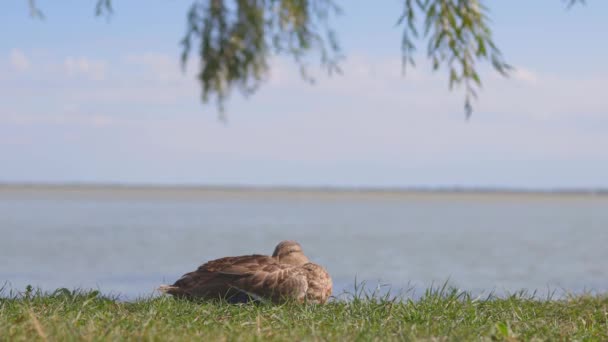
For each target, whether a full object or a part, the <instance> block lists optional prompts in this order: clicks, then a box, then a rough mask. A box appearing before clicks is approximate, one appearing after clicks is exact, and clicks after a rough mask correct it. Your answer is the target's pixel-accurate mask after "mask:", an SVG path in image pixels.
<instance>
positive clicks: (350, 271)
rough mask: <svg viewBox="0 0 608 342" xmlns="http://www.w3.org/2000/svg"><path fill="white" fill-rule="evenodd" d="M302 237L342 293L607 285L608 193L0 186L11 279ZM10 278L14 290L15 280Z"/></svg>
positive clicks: (140, 289) (97, 280)
mask: <svg viewBox="0 0 608 342" xmlns="http://www.w3.org/2000/svg"><path fill="white" fill-rule="evenodd" d="M284 239H294V240H298V241H299V242H300V243H301V244H302V245H303V247H304V249H305V252H306V253H307V254H308V255H309V257H310V258H311V259H312V260H313V261H315V262H317V263H320V264H323V265H325V266H326V267H327V269H328V270H329V272H330V273H331V275H332V276H333V278H334V282H335V284H336V286H335V287H336V290H337V291H336V292H341V291H342V290H348V289H350V288H352V286H353V284H354V282H355V278H356V279H357V280H365V281H367V283H368V284H371V285H372V286H373V285H376V284H388V285H390V286H391V287H392V288H393V289H403V288H409V287H413V288H416V289H417V290H416V291H418V292H420V291H422V289H424V288H425V287H428V286H429V285H431V284H438V283H443V282H444V281H446V280H448V279H449V283H450V284H451V285H453V286H456V287H459V288H461V289H465V290H470V291H474V292H476V293H479V292H488V291H495V292H499V293H504V292H505V291H509V292H510V291H517V290H520V289H528V290H534V289H537V290H540V291H546V290H547V288H550V289H557V290H558V291H561V289H564V290H567V291H574V292H580V291H585V290H593V291H601V292H605V291H608V196H582V195H581V196H574V195H568V196H564V195H562V196H558V195H555V196H553V195H551V196H550V195H513V194H510V195H499V194H495V195H490V194H485V195H484V194H429V193H426V194H424V193H423V194H420V193H419V194H416V193H401V194H399V193H388V194H387V193H384V194H383V193H357V192H350V193H349V192H342V193H334V192H312V191H311V192H286V191H285V192H281V191H251V190H242V191H237V190H231V191H219V190H215V191H214V190H202V189H193V190H188V189H181V190H180V189H141V188H140V189H126V188H125V189H121V188H43V187H31V188H18V187H0V286H1V284H4V283H7V284H8V287H9V288H12V289H18V290H21V289H23V288H24V287H25V286H26V285H27V284H31V285H34V286H39V287H41V288H42V289H43V290H53V289H55V288H58V287H68V288H97V289H100V290H101V291H102V292H104V293H113V294H121V295H123V298H135V297H137V296H140V295H149V294H151V293H152V292H153V290H154V289H155V288H156V287H157V286H158V285H159V284H162V283H170V282H172V281H174V280H175V279H177V278H178V277H179V276H180V275H181V274H183V273H185V272H187V271H191V270H193V269H195V268H196V267H197V266H198V265H199V264H200V263H202V262H204V261H205V260H208V259H213V258H218V257H222V256H227V255H241V254H250V253H265V254H266V253H267V254H269V253H271V252H272V249H273V248H274V246H275V244H276V243H277V242H278V241H280V240H284ZM5 291H6V290H5Z"/></svg>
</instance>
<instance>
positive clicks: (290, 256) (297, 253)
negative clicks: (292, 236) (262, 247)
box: [272, 241, 310, 266]
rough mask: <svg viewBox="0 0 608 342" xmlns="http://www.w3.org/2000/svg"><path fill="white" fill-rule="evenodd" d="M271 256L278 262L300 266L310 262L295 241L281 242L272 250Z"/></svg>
mask: <svg viewBox="0 0 608 342" xmlns="http://www.w3.org/2000/svg"><path fill="white" fill-rule="evenodd" d="M272 256H273V257H274V258H276V259H277V260H278V261H279V262H281V263H285V264H290V265H296V266H301V265H304V264H307V263H309V262H310V260H308V258H307V257H306V255H304V252H303V251H302V246H300V244H299V243H297V242H295V241H281V242H279V244H278V245H277V247H276V248H275V249H274V252H273V253H272Z"/></svg>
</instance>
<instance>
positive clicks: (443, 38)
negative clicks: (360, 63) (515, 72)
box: [398, 0, 511, 118]
mask: <svg viewBox="0 0 608 342" xmlns="http://www.w3.org/2000/svg"><path fill="white" fill-rule="evenodd" d="M420 14H422V16H423V18H424V21H423V25H422V26H423V29H422V32H423V36H424V37H425V38H426V39H427V40H428V45H427V56H428V58H429V59H430V60H431V61H432V63H433V69H434V70H437V69H439V68H440V67H441V66H445V67H446V68H447V69H448V72H449V86H450V89H452V88H453V86H454V85H459V84H461V83H463V84H464V86H465V92H466V94H465V112H466V115H467V118H468V117H469V116H470V115H471V113H472V111H473V107H472V104H471V100H472V99H473V98H476V97H477V90H476V88H478V87H481V79H480V77H479V73H478V71H477V69H476V62H477V61H478V60H489V61H490V62H491V64H492V66H493V67H494V70H496V71H497V72H499V73H500V74H501V75H503V76H506V75H507V74H508V72H509V70H510V69H511V67H510V66H509V65H508V64H507V63H506V62H505V61H504V58H503V56H502V54H501V52H500V50H499V49H498V47H497V46H496V44H495V43H494V41H493V40H492V31H491V30H490V26H489V18H488V8H487V7H486V6H485V5H484V4H483V3H482V1H481V0H405V9H404V13H403V15H402V16H401V17H400V18H399V21H398V24H401V25H403V26H404V30H403V40H402V43H401V50H402V53H403V67H404V70H405V67H406V66H407V64H411V65H414V59H413V53H414V51H415V49H416V48H415V45H414V41H413V39H414V38H419V36H420V35H419V33H418V32H419V30H418V29H417V28H416V19H417V17H418V15H420Z"/></svg>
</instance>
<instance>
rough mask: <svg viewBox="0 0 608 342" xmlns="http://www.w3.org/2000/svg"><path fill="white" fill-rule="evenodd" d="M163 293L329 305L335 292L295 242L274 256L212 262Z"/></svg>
mask: <svg viewBox="0 0 608 342" xmlns="http://www.w3.org/2000/svg"><path fill="white" fill-rule="evenodd" d="M160 291H162V292H164V293H168V294H171V295H174V296H176V297H184V298H201V299H218V298H225V299H227V300H228V301H229V302H243V301H247V299H248V298H252V299H255V300H270V301H272V302H275V303H277V302H282V301H289V300H293V301H297V302H301V303H303V302H308V303H325V302H326V301H327V299H328V298H329V296H330V295H331V291H332V281H331V277H330V276H329V274H328V273H327V271H326V270H325V269H324V268H323V267H321V266H319V265H317V264H314V263H311V262H310V261H309V260H308V258H307V257H306V255H304V253H303V251H302V247H301V246H300V244H299V243H297V242H295V241H282V242H281V243H279V244H278V245H277V246H276V248H275V250H274V253H273V254H272V256H266V255H257V254H254V255H243V256H236V257H226V258H221V259H216V260H211V261H209V262H207V263H205V264H203V265H201V266H200V267H199V268H198V269H197V270H196V271H194V272H190V273H186V274H184V275H183V276H182V277H181V278H180V279H179V280H178V281H176V282H175V284H173V285H163V286H161V287H160Z"/></svg>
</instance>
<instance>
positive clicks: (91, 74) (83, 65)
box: [63, 57, 107, 81]
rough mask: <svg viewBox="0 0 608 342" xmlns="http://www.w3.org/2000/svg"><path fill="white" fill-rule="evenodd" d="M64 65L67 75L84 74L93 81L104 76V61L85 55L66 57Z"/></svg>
mask: <svg viewBox="0 0 608 342" xmlns="http://www.w3.org/2000/svg"><path fill="white" fill-rule="evenodd" d="M63 65H64V67H65V70H66V72H67V74H68V76H84V77H86V78H88V79H91V80H94V81H101V80H104V79H105V78H106V65H107V64H106V62H105V61H101V60H94V59H90V58H87V57H67V58H66V59H65V61H64V64H63Z"/></svg>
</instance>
